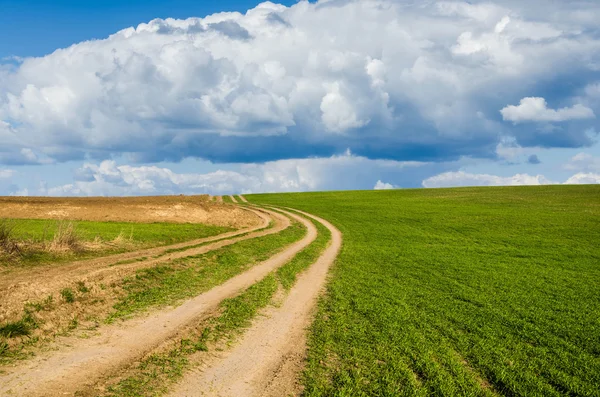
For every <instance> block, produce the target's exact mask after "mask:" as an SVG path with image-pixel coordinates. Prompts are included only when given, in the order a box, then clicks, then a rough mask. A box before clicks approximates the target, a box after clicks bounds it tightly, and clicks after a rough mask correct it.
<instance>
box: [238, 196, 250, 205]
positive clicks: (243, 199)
mask: <svg viewBox="0 0 600 397" xmlns="http://www.w3.org/2000/svg"><path fill="white" fill-rule="evenodd" d="M238 197H239V198H240V200H242V203H247V202H248V200H246V197H244V196H242V195H241V194H238Z"/></svg>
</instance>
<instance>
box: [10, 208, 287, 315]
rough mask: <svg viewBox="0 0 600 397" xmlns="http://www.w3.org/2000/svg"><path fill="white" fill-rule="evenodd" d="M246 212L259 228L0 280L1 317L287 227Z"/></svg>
mask: <svg viewBox="0 0 600 397" xmlns="http://www.w3.org/2000/svg"><path fill="white" fill-rule="evenodd" d="M249 210H250V211H253V212H255V213H256V214H257V215H258V216H259V217H260V218H261V219H262V222H261V224H260V225H258V226H256V227H253V228H251V229H245V230H238V231H235V232H229V233H224V234H221V235H217V236H212V237H208V238H205V239H199V240H195V241H191V242H186V243H181V244H175V245H171V246H167V247H159V248H153V249H148V250H143V251H137V252H134V253H126V254H120V255H112V256H109V257H105V258H98V259H94V260H87V261H79V262H73V263H71V264H66V265H61V266H54V267H48V266H44V267H43V268H40V269H33V270H30V272H29V273H26V272H20V273H17V274H13V275H11V276H9V277H6V278H3V279H2V281H0V316H2V317H4V318H13V317H15V316H19V315H20V313H21V310H22V307H23V303H24V302H27V301H32V302H35V301H39V300H41V299H43V298H45V297H46V296H48V295H49V294H53V293H54V294H56V293H57V291H60V290H61V289H62V288H65V287H68V286H71V285H72V284H73V283H75V282H77V281H84V282H85V283H90V282H91V283H99V282H103V283H105V284H108V283H110V282H112V281H114V280H117V279H122V278H123V277H126V276H127V275H129V274H132V273H134V272H135V271H136V270H139V269H142V268H147V267H150V266H154V265H156V264H158V263H163V262H167V261H169V260H174V259H179V258H184V257H188V256H194V255H200V254H203V253H206V252H209V251H213V250H216V249H219V248H222V247H225V246H228V245H231V244H234V243H236V242H239V241H243V240H248V239H252V238H257V237H261V236H265V235H268V234H275V233H279V232H280V231H282V230H283V229H285V228H287V227H288V226H289V225H290V221H289V219H288V218H286V217H284V216H281V215H280V214H277V213H275V212H267V213H266V214H265V213H263V212H261V211H256V210H253V209H249ZM272 220H274V221H275V225H274V227H272V228H268V229H266V227H267V226H268V224H269V222H271V221H272ZM215 240H219V241H216V242H214V243H212V244H207V245H203V246H201V247H196V248H189V249H186V247H193V246H194V245H197V244H202V243H207V242H210V241H215ZM169 249H182V251H176V252H172V253H167V254H165V251H167V250H169ZM156 255H161V256H160V258H152V256H156ZM142 257H150V259H145V260H141V261H135V259H136V258H142ZM123 260H132V263H126V264H121V265H118V266H112V265H114V264H115V263H117V262H118V261H123Z"/></svg>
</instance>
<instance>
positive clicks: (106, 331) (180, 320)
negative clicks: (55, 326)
mask: <svg viewBox="0 0 600 397" xmlns="http://www.w3.org/2000/svg"><path fill="white" fill-rule="evenodd" d="M290 216H291V217H293V218H295V219H297V220H298V221H300V222H301V223H302V224H304V225H305V226H306V228H307V230H308V232H307V234H306V236H305V237H304V238H302V239H301V240H300V241H298V242H296V243H294V244H292V245H290V246H288V247H287V248H286V249H285V250H284V251H282V252H280V253H279V254H276V255H275V256H273V257H271V258H269V259H268V260H266V261H264V262H262V263H260V264H257V265H255V266H253V267H252V268H250V269H249V270H247V271H246V272H244V273H242V274H239V275H238V276H235V277H233V278H231V279H229V280H228V281H226V282H225V283H223V284H221V285H219V286H217V287H215V288H213V289H211V290H209V291H207V292H205V293H203V294H201V295H199V296H197V297H195V298H193V299H190V300H188V301H186V302H185V303H183V304H182V305H180V306H178V307H177V308H174V309H167V310H163V311H160V312H157V313H154V314H152V315H149V316H147V317H145V318H138V319H134V320H129V321H127V322H124V323H121V324H116V325H111V326H107V327H104V328H100V329H99V331H98V333H97V334H96V335H94V336H92V337H90V338H89V339H75V338H70V339H67V340H65V341H64V342H66V343H65V345H66V346H65V347H63V348H62V349H60V350H59V351H56V352H47V353H43V354H40V355H39V356H38V357H35V358H34V359H32V360H30V361H28V362H25V363H23V364H22V365H19V366H17V367H15V368H12V369H10V370H9V372H8V373H6V374H2V375H0V395H16V396H54V395H73V394H74V393H75V392H77V391H80V390H82V389H84V390H85V389H88V390H89V389H90V388H93V387H94V385H95V384H96V383H97V382H99V381H100V380H101V379H102V378H104V377H106V376H108V375H111V374H114V373H116V372H118V371H119V370H120V369H122V368H125V367H127V366H128V365H131V364H132V363H134V362H135V361H137V360H139V359H140V358H142V357H143V356H144V355H145V354H146V353H148V352H149V351H152V350H153V349H155V348H156V347H158V346H160V345H161V344H162V343H164V342H165V341H167V340H169V339H171V338H173V337H174V336H176V335H177V333H178V331H180V330H181V329H182V328H185V327H187V326H188V325H190V324H191V323H192V322H194V321H198V320H199V319H201V318H203V317H204V316H205V315H206V314H208V313H210V312H211V311H212V310H214V309H215V308H216V307H217V306H218V304H219V303H220V302H221V301H222V300H223V299H226V298H229V297H232V296H235V295H237V294H238V293H239V292H240V291H242V290H244V289H246V288H248V287H249V286H251V285H252V284H254V283H255V282H257V281H258V280H260V279H262V278H263V277H265V276H266V275H267V274H268V273H270V272H271V271H273V270H274V269H276V268H278V267H280V266H282V265H283V264H285V263H286V262H288V261H289V260H290V259H291V258H293V256H294V255H296V254H297V253H298V252H299V251H301V250H302V249H304V248H305V247H306V246H308V245H309V244H310V243H311V242H312V241H314V239H315V238H316V236H317V231H316V228H315V227H314V226H313V225H312V223H311V222H309V221H307V220H306V219H303V218H301V217H298V216H296V215H293V214H290Z"/></svg>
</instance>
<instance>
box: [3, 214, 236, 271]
mask: <svg viewBox="0 0 600 397" xmlns="http://www.w3.org/2000/svg"><path fill="white" fill-rule="evenodd" d="M8 221H9V222H10V223H11V224H12V225H14V230H13V234H14V236H13V237H14V238H15V240H17V241H25V242H33V243H40V242H48V241H51V240H52V239H53V237H54V234H55V232H56V230H57V228H58V225H59V222H58V221H56V220H51V219H11V220H8ZM74 224H75V227H76V233H77V236H78V238H79V239H80V240H81V241H82V242H90V241H93V240H94V239H96V238H97V237H98V238H99V239H100V240H101V241H104V242H110V241H112V240H114V239H115V238H117V237H119V235H122V237H123V238H125V239H126V240H127V241H129V239H131V240H130V241H129V242H130V243H132V244H133V245H131V247H130V248H132V249H140V248H148V247H156V246H161V245H168V244H176V243H179V242H183V241H188V240H194V239H199V238H204V237H209V236H214V235H217V234H221V233H225V232H227V231H230V230H233V229H232V228H227V227H219V226H211V225H203V224H188V223H132V222H93V221H77V222H74ZM125 250H126V249H125V247H123V246H115V247H114V248H110V247H108V248H106V249H103V250H99V251H83V252H77V253H67V254H65V253H61V254H57V253H50V252H43V251H41V250H26V251H25V252H24V256H23V257H22V258H21V260H20V261H19V262H20V263H21V264H24V265H30V264H42V263H49V262H54V261H59V262H60V261H61V260H73V259H83V258H88V257H96V256H101V255H106V254H108V253H113V252H122V251H125ZM0 264H2V259H1V258H0ZM13 264H14V263H13Z"/></svg>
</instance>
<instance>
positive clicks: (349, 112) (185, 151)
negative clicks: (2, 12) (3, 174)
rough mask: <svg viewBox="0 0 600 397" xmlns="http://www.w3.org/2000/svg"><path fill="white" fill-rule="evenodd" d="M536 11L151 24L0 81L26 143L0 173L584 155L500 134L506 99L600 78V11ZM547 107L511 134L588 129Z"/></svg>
mask: <svg viewBox="0 0 600 397" xmlns="http://www.w3.org/2000/svg"><path fill="white" fill-rule="evenodd" d="M529 3H530V2H500V1H498V2H496V3H490V2H478V1H475V2H461V1H433V2H426V3H421V2H416V3H414V4H409V3H406V2H398V1H393V0H366V1H365V0H348V1H325V0H321V1H319V2H316V3H314V2H313V3H311V2H307V1H303V2H298V3H297V4H295V5H293V6H291V7H285V6H282V5H278V4H273V3H270V2H265V3H262V4H260V5H258V6H257V7H256V8H254V9H251V10H249V11H247V12H246V13H243V14H242V13H237V12H234V13H219V14H214V15H210V16H207V17H205V18H189V19H185V20H176V19H164V20H163V19H156V20H153V21H150V22H148V23H142V24H140V25H138V26H137V27H135V28H133V27H132V28H127V29H124V30H122V31H120V32H117V33H115V34H113V35H111V36H110V37H108V38H105V39H103V40H93V41H86V42H82V43H78V44H76V45H73V46H71V47H69V48H65V49H59V50H57V51H55V52H53V53H52V54H49V55H47V56H44V57H40V58H24V59H21V60H20V61H19V63H18V64H17V65H12V66H11V67H0V120H4V121H3V123H4V124H8V123H10V126H9V127H10V129H11V130H12V131H13V132H11V137H12V138H14V136H15V135H16V136H18V137H19V141H20V142H19V143H18V144H16V143H15V144H13V145H12V146H10V148H9V146H8V145H2V146H3V147H2V148H0V162H4V163H7V162H13V163H17V162H23V163H26V162H31V161H34V160H33V156H31V155H30V154H34V155H35V156H37V158H38V161H39V159H53V160H55V161H67V160H72V159H79V160H83V159H86V158H94V159H110V158H111V157H113V156H115V155H117V156H118V155H127V156H129V157H130V158H131V159H132V161H136V162H153V161H159V160H170V161H179V160H181V159H183V158H186V157H197V158H203V159H208V160H211V161H216V162H232V161H235V162H240V163H245V162H264V161H270V160H279V159H289V158H307V157H328V156H331V155H333V154H340V153H342V152H343V151H344V150H345V149H346V148H348V147H349V148H351V149H352V151H353V153H356V154H358V155H361V156H365V157H368V158H379V159H394V160H399V161H411V160H415V161H448V160H455V159H458V158H460V157H461V156H474V157H491V156H493V155H494V150H495V147H496V145H497V143H498V139H499V137H502V136H516V137H517V139H523V140H524V142H522V144H524V145H529V146H536V145H537V146H539V145H541V143H540V142H546V144H547V145H550V146H552V145H559V144H560V145H563V146H564V145H571V146H581V145H584V144H586V143H587V142H588V141H586V140H585V139H584V133H583V130H582V129H573V130H568V131H562V132H561V136H566V138H563V141H561V142H562V143H561V142H558V143H556V142H555V141H553V140H550V141H548V137H547V136H545V135H535V136H531V137H525V138H522V135H520V134H517V132H518V131H515V130H513V128H511V127H510V126H506V125H503V123H500V122H498V120H496V119H497V118H498V114H497V110H498V109H499V108H501V107H502V106H504V105H505V104H506V103H509V102H507V100H506V99H505V98H522V97H523V96H526V95H531V92H532V91H535V90H536V84H535V82H537V81H541V80H543V81H545V82H547V84H549V85H552V84H554V83H555V82H562V81H570V82H572V85H573V89H572V90H578V89H580V88H581V87H583V86H584V85H586V84H588V83H590V82H589V81H582V78H580V77H577V78H576V79H575V78H573V76H585V75H586V73H587V75H589V74H592V73H595V72H594V70H596V71H597V65H598V64H599V62H600V60H599V59H598V57H597V56H596V55H595V54H598V53H600V39H598V37H600V36H599V34H598V33H599V30H598V26H597V23H596V22H597V21H596V20H595V18H588V17H585V16H589V15H598V12H599V11H600V5H599V4H598V3H597V2H586V1H584V2H577V3H576V4H574V3H572V2H535V3H536V4H535V5H532V4H529ZM541 3H543V5H540V4H541ZM540 9H543V10H544V11H545V12H543V13H541V12H540ZM333 20H335V21H336V23H331V21H333ZM357 32H358V34H357ZM594 68H596V69H594ZM590 90H592V88H590ZM533 93H534V94H535V92H533ZM572 94H573V93H572V92H569V90H566V91H565V92H563V93H562V94H561V96H564V95H567V96H568V95H572ZM526 99H527V98H526ZM550 99H551V98H549V100H550ZM561 99H564V98H561ZM531 100H533V102H532V101H531ZM544 104H545V102H544V103H543V104H542V106H541V107H540V102H539V98H538V99H536V98H529V99H527V101H525V103H522V104H521V105H519V106H514V107H508V110H507V112H508V113H507V115H506V116H505V119H507V120H511V121H515V122H518V121H525V120H532V119H534V120H546V121H564V120H573V119H579V120H581V119H587V118H590V117H591V115H593V114H594V113H593V110H592V108H588V107H585V106H584V105H574V106H573V107H570V108H565V109H559V110H553V109H548V108H547V107H546V106H545V105H544ZM590 106H591V105H590ZM513 108H514V109H513ZM596 110H597V109H596ZM1 128H2V127H1V126H0V136H2V140H3V143H4V139H5V138H4V136H3V135H2V134H3V132H1ZM12 138H11V139H12ZM564 142H566V143H564ZM7 148H9V149H7ZM24 148H25V149H29V150H31V152H27V154H26V155H23V154H22V153H21V150H22V149H24ZM2 151H4V152H2Z"/></svg>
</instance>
